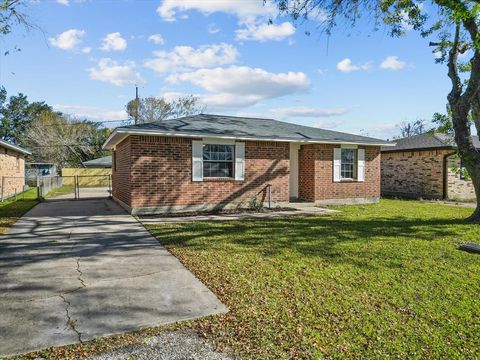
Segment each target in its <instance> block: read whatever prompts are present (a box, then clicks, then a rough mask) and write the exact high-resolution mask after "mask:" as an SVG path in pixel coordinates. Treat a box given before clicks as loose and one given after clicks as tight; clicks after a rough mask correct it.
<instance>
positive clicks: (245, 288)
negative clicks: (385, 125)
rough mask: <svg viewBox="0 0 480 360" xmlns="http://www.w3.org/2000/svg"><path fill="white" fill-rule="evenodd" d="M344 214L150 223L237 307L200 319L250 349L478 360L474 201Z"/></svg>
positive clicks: (220, 337) (262, 353) (388, 203)
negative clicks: (470, 247)
mask: <svg viewBox="0 0 480 360" xmlns="http://www.w3.org/2000/svg"><path fill="white" fill-rule="evenodd" d="M339 209H340V210H342V213H341V214H336V215H330V216H324V217H302V218H298V217H294V218H283V219H279V218H276V219H271V220H250V221H226V222H210V223H207V222H198V223H185V224H173V225H156V226H149V227H148V229H149V230H150V231H151V232H152V234H153V235H155V236H156V237H157V238H158V240H159V241H160V243H162V244H163V245H165V246H166V247H167V248H168V249H169V250H170V251H171V252H172V253H173V254H174V255H175V256H177V257H178V258H179V259H180V260H181V261H182V262H183V263H184V264H185V265H186V267H187V268H188V269H190V270H191V271H192V272H193V273H194V274H195V275H196V276H197V277H198V278H199V279H201V280H202V281H203V282H204V283H205V284H206V285H207V286H208V287H209V288H210V289H211V290H212V291H213V292H214V293H216V294H217V296H218V297H219V298H220V299H221V301H222V302H224V303H225V304H226V305H227V306H228V307H229V309H230V312H229V313H228V314H226V315H223V316H215V317H210V318H208V319H203V320H197V321H193V322H190V323H187V324H186V325H183V326H189V327H194V328H196V329H197V330H199V331H200V332H201V333H202V334H205V335H206V336H207V337H209V338H210V339H212V340H214V341H215V342H216V343H217V344H218V346H219V347H220V348H221V349H222V348H223V349H230V350H231V351H233V352H234V353H236V354H239V355H240V357H241V358H255V359H257V358H271V359H277V358H292V357H297V358H310V357H315V358H322V357H326V358H344V357H355V358H385V357H396V358H477V357H479V356H480V337H479V334H480V255H476V254H469V253H465V252H462V251H459V250H458V249H457V247H458V245H459V244H460V243H461V242H463V241H474V242H480V227H479V226H478V225H470V224H468V223H466V222H465V221H464V220H463V219H464V218H465V217H466V216H468V215H469V214H470V212H471V211H472V210H471V209H465V208H459V207H451V206H442V205H433V204H429V203H421V202H417V201H399V200H383V201H382V202H381V203H380V204H375V205H362V206H350V207H341V208H339Z"/></svg>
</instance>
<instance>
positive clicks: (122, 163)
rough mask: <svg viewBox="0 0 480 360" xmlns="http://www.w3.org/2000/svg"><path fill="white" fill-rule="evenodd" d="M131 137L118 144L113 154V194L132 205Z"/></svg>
mask: <svg viewBox="0 0 480 360" xmlns="http://www.w3.org/2000/svg"><path fill="white" fill-rule="evenodd" d="M130 139H131V137H127V138H126V139H125V140H123V141H122V142H121V143H120V144H118V145H117V147H116V149H115V151H114V154H113V155H112V195H113V197H115V198H117V199H118V200H120V201H122V202H123V203H124V204H126V205H128V206H131V175H130V170H131V141H130Z"/></svg>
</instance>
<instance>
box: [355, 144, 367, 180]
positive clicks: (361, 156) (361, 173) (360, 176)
mask: <svg viewBox="0 0 480 360" xmlns="http://www.w3.org/2000/svg"><path fill="white" fill-rule="evenodd" d="M357 157H358V162H357V168H358V170H357V180H358V181H365V149H358V153H357Z"/></svg>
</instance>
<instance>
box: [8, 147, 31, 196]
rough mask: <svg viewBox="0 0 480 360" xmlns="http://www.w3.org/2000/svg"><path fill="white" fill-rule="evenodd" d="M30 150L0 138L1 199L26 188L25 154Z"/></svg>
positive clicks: (28, 153)
mask: <svg viewBox="0 0 480 360" xmlns="http://www.w3.org/2000/svg"><path fill="white" fill-rule="evenodd" d="M26 155H31V153H30V151H28V150H25V149H22V148H21V147H19V146H17V145H13V144H10V143H8V142H5V141H2V140H0V200H2V201H3V200H5V199H7V198H9V197H11V196H13V195H15V194H16V193H20V192H22V191H23V190H24V188H25V156H26Z"/></svg>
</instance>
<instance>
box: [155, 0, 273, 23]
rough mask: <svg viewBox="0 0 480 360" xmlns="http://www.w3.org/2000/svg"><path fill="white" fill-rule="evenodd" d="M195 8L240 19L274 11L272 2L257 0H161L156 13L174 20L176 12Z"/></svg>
mask: <svg viewBox="0 0 480 360" xmlns="http://www.w3.org/2000/svg"><path fill="white" fill-rule="evenodd" d="M188 10H196V11H199V12H201V13H203V14H205V15H209V14H212V13H214V12H225V13H229V14H234V15H236V16H237V17H238V18H240V19H247V18H254V17H257V16H267V17H268V16H272V15H274V14H275V13H276V10H277V9H276V7H275V5H274V4H271V3H270V2H267V4H265V6H264V4H263V2H262V1H259V0H228V1H222V0H201V1H199V0H163V2H162V3H161V5H160V6H159V7H158V8H157V13H158V15H160V17H161V18H162V19H163V20H165V21H175V20H176V19H177V18H176V15H177V12H185V11H188Z"/></svg>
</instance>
